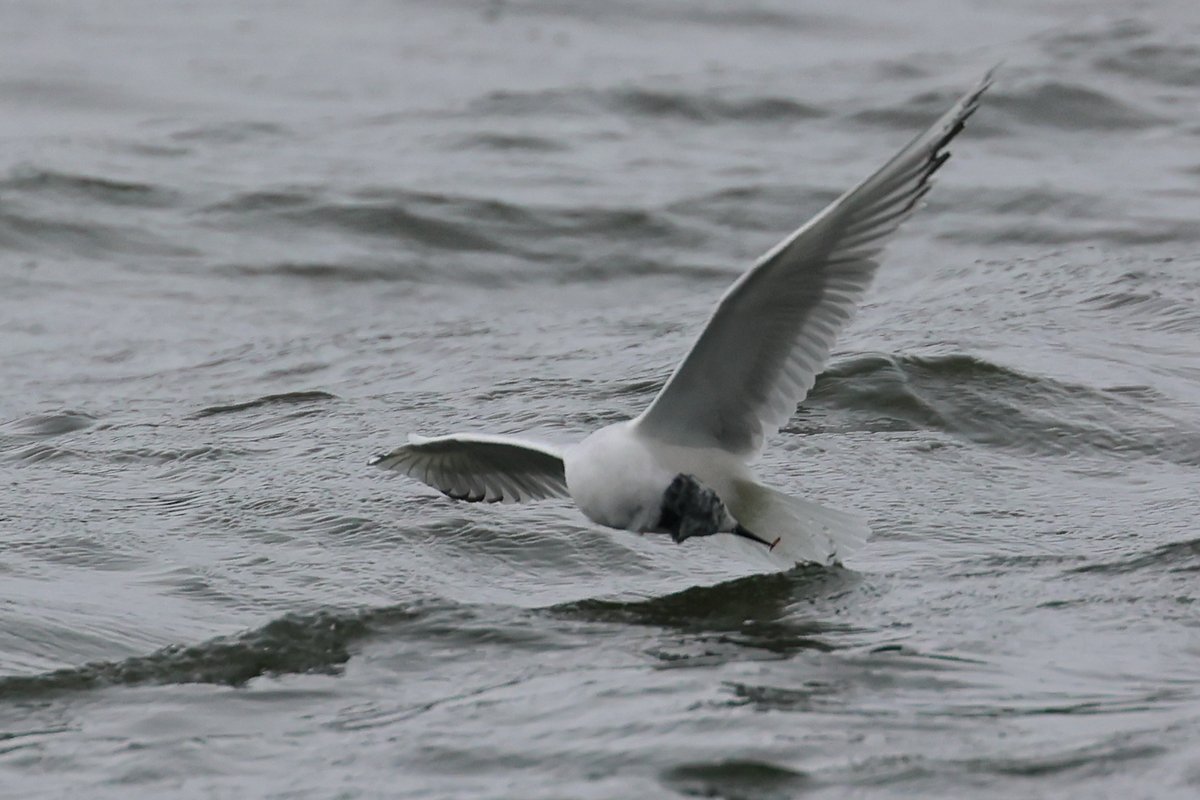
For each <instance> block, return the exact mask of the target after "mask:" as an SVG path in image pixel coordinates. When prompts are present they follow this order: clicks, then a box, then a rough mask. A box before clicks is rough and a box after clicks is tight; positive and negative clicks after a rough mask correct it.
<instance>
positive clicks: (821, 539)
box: [728, 481, 871, 564]
mask: <svg viewBox="0 0 1200 800" xmlns="http://www.w3.org/2000/svg"><path fill="white" fill-rule="evenodd" d="M728 505H729V510H730V511H731V512H732V513H733V516H734V517H735V518H736V519H737V521H738V522H740V523H741V524H742V526H744V527H745V528H746V529H748V530H750V531H753V532H754V533H755V534H757V535H758V536H761V537H762V538H764V539H766V540H767V541H774V540H775V539H776V537H778V538H779V542H778V543H777V544H776V545H775V546H774V547H773V548H771V555H772V556H773V557H774V558H775V559H777V560H784V561H789V562H791V563H800V562H808V563H817V564H839V563H841V562H842V560H843V559H845V558H846V557H848V556H849V555H851V554H852V553H853V552H854V551H856V550H858V549H859V548H860V547H862V546H863V545H864V544H865V543H866V541H867V539H869V538H870V536H871V529H870V527H869V526H868V525H867V523H866V521H865V520H863V519H861V518H859V517H856V516H854V515H853V514H847V513H845V512H843V511H836V510H834V509H832V508H826V507H825V506H822V505H819V504H817V503H814V502H812V501H810V500H803V499H801V498H799V497H792V496H791V495H787V494H784V493H783V492H780V491H778V490H776V489H772V488H771V487H769V486H763V485H762V484H761V483H755V482H753V481H743V482H740V483H738V484H737V496H736V499H735V500H734V502H732V503H729V504H728Z"/></svg>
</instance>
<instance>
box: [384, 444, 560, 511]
mask: <svg viewBox="0 0 1200 800" xmlns="http://www.w3.org/2000/svg"><path fill="white" fill-rule="evenodd" d="M367 463H369V464H371V465H374V466H377V467H381V468H383V469H394V470H396V471H398V472H403V473H404V474H405V475H407V476H408V477H410V478H416V479H417V480H419V481H423V482H424V483H427V484H429V485H430V486H432V487H433V488H435V489H437V490H438V491H439V492H442V493H443V494H445V495H446V496H448V497H452V498H454V499H455V500H466V501H468V502H471V503H477V502H480V501H483V502H488V503H517V502H521V501H523V500H541V499H544V498H548V497H568V496H569V495H568V493H567V478H566V474H565V472H564V470H563V460H562V454H561V453H559V452H558V451H557V450H555V449H554V448H553V447H549V446H547V445H541V444H532V443H530V442H523V441H521V440H520V439H513V438H509V437H507V436H483V435H452V436H438V437H434V438H426V437H424V436H409V437H408V444H406V445H404V446H403V447H398V448H396V449H395V450H393V451H392V452H390V453H387V454H386V455H382V456H376V457H375V458H372V459H371V460H370V461H369V462H367Z"/></svg>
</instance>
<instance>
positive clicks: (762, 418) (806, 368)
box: [636, 72, 992, 459]
mask: <svg viewBox="0 0 1200 800" xmlns="http://www.w3.org/2000/svg"><path fill="white" fill-rule="evenodd" d="M991 81H992V79H991V73H990V72H989V73H988V74H987V75H986V76H984V78H983V80H981V81H980V82H979V84H978V85H977V86H976V87H975V88H974V89H972V90H971V91H970V92H968V93H967V94H966V95H964V96H963V97H962V98H961V99H960V100H959V101H958V102H957V103H955V104H954V107H953V108H951V109H950V110H949V111H947V112H946V113H945V115H943V116H942V118H941V119H939V120H938V121H937V122H935V123H934V124H933V125H932V126H931V127H930V128H929V129H928V130H927V131H925V132H924V133H922V134H921V135H920V136H918V137H916V138H915V139H913V140H912V142H910V143H909V144H908V146H907V147H905V148H904V149H902V150H901V151H900V152H899V153H897V154H896V155H895V156H894V157H893V158H892V160H891V161H888V162H887V164H885V165H884V166H883V168H882V169H880V170H879V171H878V172H876V173H875V174H874V175H872V176H871V177H869V178H867V179H866V180H865V181H863V182H862V183H860V184H859V185H858V186H856V187H854V188H853V189H851V190H850V191H848V192H846V193H845V194H844V195H842V196H841V197H840V198H838V199H837V200H835V201H834V202H833V203H831V204H830V205H829V206H828V207H827V208H826V209H825V210H824V211H822V212H821V213H819V214H817V216H815V217H814V218H813V219H812V220H810V221H809V222H808V223H806V224H805V225H804V226H803V227H801V228H800V229H799V230H797V231H796V232H795V233H793V234H792V235H791V236H789V237H787V238H786V239H784V240H783V241H782V242H780V243H779V244H778V245H776V246H775V247H774V248H772V249H771V250H770V251H769V252H768V253H767V254H766V255H764V256H763V257H762V258H760V259H759V260H758V262H757V263H756V264H755V265H754V267H753V268H752V269H750V270H749V271H748V272H746V274H744V275H743V276H742V277H741V278H740V279H738V280H737V281H736V282H734V284H733V286H731V287H730V288H729V290H728V291H727V292H726V293H725V295H724V296H723V297H722V298H721V301H720V303H719V305H718V306H717V309H716V311H715V312H714V313H713V316H712V318H711V319H710V320H709V322H708V325H707V327H705V329H704V332H703V333H701V334H700V338H699V339H698V340H697V341H696V343H695V345H694V346H693V347H692V350H691V352H690V353H688V355H687V357H686V358H685V359H684V360H683V362H682V363H681V364H680V365H679V366H678V367H677V368H676V370H675V372H674V374H672V375H671V377H670V379H669V380H668V381H667V384H666V386H664V387H663V389H662V391H661V392H659V394H658V397H656V398H655V399H654V401H653V402H652V403H651V404H650V407H649V408H647V409H646V411H645V412H644V413H643V414H642V415H641V416H640V417H639V418H638V419H637V422H636V424H637V426H638V429H639V431H640V432H641V433H643V434H645V435H647V436H650V437H652V438H656V439H659V440H660V441H665V442H671V443H675V444H680V445H685V446H700V447H703V446H709V447H711V446H716V447H720V448H722V449H724V450H727V451H730V452H733V453H737V454H739V455H741V456H743V457H745V458H747V459H749V458H753V457H755V456H756V455H757V454H758V453H759V452H761V450H762V446H763V440H764V439H765V438H766V437H767V436H769V435H771V434H773V433H775V432H776V431H778V430H779V428H780V427H782V426H783V424H784V423H786V422H787V421H788V419H789V418H790V417H791V416H792V414H793V413H794V412H795V410H796V405H797V404H798V403H799V402H800V401H801V400H803V399H804V397H805V396H806V395H807V394H808V391H809V389H811V388H812V386H813V383H814V381H815V380H816V376H817V373H819V372H820V371H821V369H822V368H823V367H824V366H825V363H826V361H827V360H828V358H829V350H830V348H831V347H832V346H833V342H834V339H835V338H836V337H837V335H838V334H839V333H840V332H841V331H842V329H843V328H844V327H845V326H846V323H847V322H849V320H850V318H851V316H853V314H854V312H855V310H856V309H857V306H858V304H859V302H860V301H861V299H862V296H863V293H864V292H865V291H866V289H867V286H868V285H869V284H870V282H871V279H872V278H873V277H874V275H875V271H876V269H877V268H878V266H879V260H878V259H879V252H880V250H882V249H883V246H884V244H885V242H886V240H887V238H888V236H889V235H890V234H891V233H892V232H893V231H895V230H896V228H897V227H899V226H900V223H902V222H904V220H906V219H908V217H909V216H911V215H912V213H913V211H915V210H916V208H917V205H918V204H919V202H920V200H921V198H922V197H924V196H925V193H926V192H927V191H929V187H930V183H929V179H930V178H931V177H932V176H933V174H934V173H935V172H936V171H937V170H938V168H939V167H940V166H942V164H944V163H945V162H946V159H948V158H949V157H950V153H949V152H948V151H947V150H946V149H945V148H946V146H947V145H948V144H949V143H950V140H951V139H953V138H954V137H955V136H956V135H958V133H959V132H960V131H961V130H962V129H963V125H964V123H965V122H966V120H967V118H968V117H970V116H971V114H973V113H974V112H975V109H976V108H977V107H978V105H979V98H980V96H981V95H982V94H983V92H984V90H986V89H987V88H988V86H989V85H991Z"/></svg>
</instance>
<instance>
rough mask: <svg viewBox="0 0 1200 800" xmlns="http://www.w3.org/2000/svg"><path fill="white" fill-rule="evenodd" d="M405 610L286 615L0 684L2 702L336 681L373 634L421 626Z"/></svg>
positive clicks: (7, 679)
mask: <svg viewBox="0 0 1200 800" xmlns="http://www.w3.org/2000/svg"><path fill="white" fill-rule="evenodd" d="M416 616H417V615H416V614H415V613H414V612H412V611H410V610H408V609H405V608H385V609H373V610H364V611H359V612H353V613H341V614H339V613H333V612H328V611H320V612H316V613H313V614H287V615H285V616H283V617H280V618H279V619H275V620H272V621H271V622H268V623H267V624H266V625H264V626H262V627H261V628H256V629H254V630H251V631H247V632H245V633H241V634H238V635H236V636H221V637H217V638H215V639H211V640H209V641H207V642H204V643H202V644H197V645H187V646H185V645H170V646H167V647H164V648H162V649H160V650H156V651H155V652H153V653H151V654H150V655H146V656H134V657H131V658H127V659H124V660H122V661H100V662H94V663H91V664H85V665H83V666H81V667H70V668H66V669H60V670H55V671H53V672H48V673H43V674H40V675H10V676H7V677H2V678H0V699H15V698H28V697H34V696H40V695H44V694H47V693H56V692H62V691H79V690H84V689H95V688H101V687H104V686H114V685H121V686H137V685H145V684H169V683H217V684H226V685H230V686H238V685H241V684H244V683H246V682H247V681H249V680H251V679H253V678H257V677H259V676H262V675H281V674H287V673H324V674H337V673H338V672H339V670H340V669H341V667H342V665H343V664H345V663H346V662H347V661H348V660H349V659H350V650H349V647H350V645H351V644H352V643H354V642H355V641H357V640H360V639H362V638H364V637H366V636H368V635H370V634H371V633H372V632H374V631H376V630H378V629H380V628H382V627H387V626H392V625H397V624H400V623H402V622H404V621H407V620H410V619H414V618H415V617H416Z"/></svg>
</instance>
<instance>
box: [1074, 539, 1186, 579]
mask: <svg viewBox="0 0 1200 800" xmlns="http://www.w3.org/2000/svg"><path fill="white" fill-rule="evenodd" d="M1143 569H1152V570H1155V571H1156V572H1160V571H1161V572H1189V573H1194V572H1200V539H1188V540H1185V541H1182V542H1172V543H1170V544H1164V545H1160V546H1158V547H1155V548H1153V549H1151V550H1146V551H1143V552H1140V553H1135V554H1133V555H1131V556H1128V557H1127V558H1122V559H1118V560H1116V561H1106V562H1102V563H1098V564H1084V565H1083V566H1079V567H1074V568H1072V569H1070V570H1067V571H1068V572H1070V573H1087V572H1098V573H1104V574H1122V573H1126V572H1137V571H1138V570H1143Z"/></svg>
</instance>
